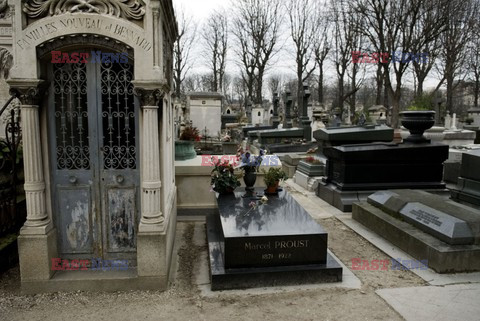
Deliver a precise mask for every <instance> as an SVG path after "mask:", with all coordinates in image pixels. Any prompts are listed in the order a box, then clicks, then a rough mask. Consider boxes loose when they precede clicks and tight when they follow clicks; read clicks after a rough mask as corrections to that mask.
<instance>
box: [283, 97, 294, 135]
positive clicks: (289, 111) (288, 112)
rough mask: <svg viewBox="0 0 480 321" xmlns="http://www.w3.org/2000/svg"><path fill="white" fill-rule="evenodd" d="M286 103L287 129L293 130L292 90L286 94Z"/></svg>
mask: <svg viewBox="0 0 480 321" xmlns="http://www.w3.org/2000/svg"><path fill="white" fill-rule="evenodd" d="M285 96H286V99H285V100H286V103H285V128H292V103H293V100H292V93H291V92H290V90H287V92H286V93H285Z"/></svg>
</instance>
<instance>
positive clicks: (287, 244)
mask: <svg viewBox="0 0 480 321" xmlns="http://www.w3.org/2000/svg"><path fill="white" fill-rule="evenodd" d="M308 241H309V240H285V241H272V242H270V241H269V242H264V243H255V242H245V248H244V249H245V250H246V251H252V250H272V249H296V248H305V247H308Z"/></svg>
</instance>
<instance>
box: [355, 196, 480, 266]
mask: <svg viewBox="0 0 480 321" xmlns="http://www.w3.org/2000/svg"><path fill="white" fill-rule="evenodd" d="M352 217H353V219H355V220H357V221H359V222H360V223H362V224H363V225H365V226H366V227H368V228H369V229H370V230H372V231H374V232H375V233H377V234H379V235H380V236H382V237H383V238H385V239H387V240H388V241H390V242H391V243H393V244H394V245H396V246H398V247H399V248H400V249H402V250H403V251H405V252H407V253H408V254H410V255H411V256H412V257H414V258H416V259H418V260H426V261H427V262H428V266H429V267H430V268H432V269H434V270H435V271H437V272H439V273H448V272H464V271H478V270H480V211H478V210H475V209H473V208H469V207H467V206H465V205H463V204H458V203H456V202H453V201H448V200H445V199H444V198H442V197H440V196H438V195H433V194H430V193H427V192H424V191H415V190H408V189H405V190H389V191H378V192H376V193H374V194H372V195H370V196H369V197H368V201H367V202H360V203H355V204H354V205H353V213H352Z"/></svg>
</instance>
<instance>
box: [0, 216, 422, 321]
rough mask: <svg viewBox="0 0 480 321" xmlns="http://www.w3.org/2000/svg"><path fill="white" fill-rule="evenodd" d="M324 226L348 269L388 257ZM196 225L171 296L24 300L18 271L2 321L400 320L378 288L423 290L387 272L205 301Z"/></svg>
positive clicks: (0, 310) (11, 277)
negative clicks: (356, 282) (354, 285)
mask: <svg viewBox="0 0 480 321" xmlns="http://www.w3.org/2000/svg"><path fill="white" fill-rule="evenodd" d="M318 221H319V222H320V223H321V224H322V225H323V227H324V228H325V229H326V230H327V231H328V232H329V248H330V249H331V250H332V252H333V253H334V254H335V255H336V256H337V257H338V258H339V259H340V260H342V261H343V263H344V264H346V265H347V266H348V267H351V259H352V258H355V257H359V258H363V259H369V260H372V259H378V260H382V259H390V258H389V257H388V256H387V255H386V254H384V253H383V252H381V251H380V250H378V249H377V248H376V247H374V246H373V245H371V244H370V243H369V242H367V241H366V240H364V239H363V238H362V237H360V236H358V235H357V234H356V233H355V232H353V231H352V230H350V229H349V228H348V227H346V226H345V225H343V224H342V223H341V222H340V221H338V220H337V219H335V218H333V217H332V218H328V219H322V220H318ZM195 224H197V227H198V225H202V223H199V222H196V223H194V222H188V223H186V222H185V223H183V222H182V223H178V226H177V233H181V234H180V235H181V236H182V237H181V238H180V239H181V244H180V245H179V251H178V267H179V268H178V270H177V274H176V278H175V282H174V284H172V286H171V287H170V288H169V290H168V291H165V292H159V291H131V292H115V293H92V292H70V293H52V294H39V295H28V296H25V295H21V294H20V292H19V284H20V280H19V270H18V267H17V268H13V269H10V270H9V271H7V272H6V273H4V274H3V275H1V276H0V320H49V321H55V320H59V321H60V320H61V321H64V320H72V319H73V320H275V321H279V320H402V318H401V317H400V316H399V315H398V314H397V313H396V312H395V311H394V310H393V309H392V308H390V306H389V305H388V304H386V303H385V302H384V301H383V300H382V299H381V298H380V297H379V296H378V295H377V294H375V290H376V289H379V288H394V287H407V286H422V285H424V281H423V280H421V279H420V278H418V277H417V276H416V275H415V274H413V273H411V272H409V271H394V270H390V269H389V270H387V271H381V270H376V271H353V272H354V273H355V274H356V275H357V277H358V278H360V280H361V281H362V288H361V289H359V290H354V289H343V288H326V289H325V288H323V289H309V290H298V291H289V292H285V291H279V292H278V293H273V294H259V295H252V294H248V293H247V292H246V293H245V294H240V295H239V294H234V295H233V294H231V293H228V291H227V292H223V293H222V294H221V295H219V296H217V297H203V296H202V295H201V292H200V290H199V289H198V287H197V286H196V285H195V283H194V280H195V274H196V273H197V272H198V269H199V267H198V266H197V264H198V262H200V260H199V256H200V254H201V253H202V252H203V253H204V252H205V251H206V244H201V245H199V244H195V242H194V241H193V234H194V228H195ZM202 228H203V227H202ZM237 293H238V292H237Z"/></svg>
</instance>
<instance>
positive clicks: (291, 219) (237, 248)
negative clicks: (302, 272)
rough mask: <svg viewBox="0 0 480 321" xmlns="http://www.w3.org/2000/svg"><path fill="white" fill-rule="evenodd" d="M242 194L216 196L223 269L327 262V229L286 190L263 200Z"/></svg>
mask: <svg viewBox="0 0 480 321" xmlns="http://www.w3.org/2000/svg"><path fill="white" fill-rule="evenodd" d="M257 191H259V192H260V191H261V190H257ZM241 195H242V193H237V195H236V196H235V195H233V194H232V195H220V196H219V197H218V199H217V202H218V209H219V214H220V217H219V219H220V225H221V230H222V232H223V239H224V244H225V245H224V250H223V252H224V253H223V256H224V263H225V268H226V269H229V268H245V267H270V266H286V265H300V264H323V263H325V262H326V258H327V233H326V232H325V230H323V228H322V227H321V226H320V225H319V224H318V223H317V222H315V221H314V220H313V219H312V218H311V216H310V215H309V214H308V213H307V212H306V211H305V210H304V209H303V208H302V207H301V206H300V205H299V204H298V203H297V201H295V199H293V197H291V196H290V195H289V194H288V193H286V192H285V191H281V192H279V195H278V196H268V198H269V199H268V201H267V203H266V204H262V203H261V202H260V200H256V199H251V198H242V197H241ZM252 201H253V202H256V203H257V205H256V208H254V209H252V207H251V202H252Z"/></svg>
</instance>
